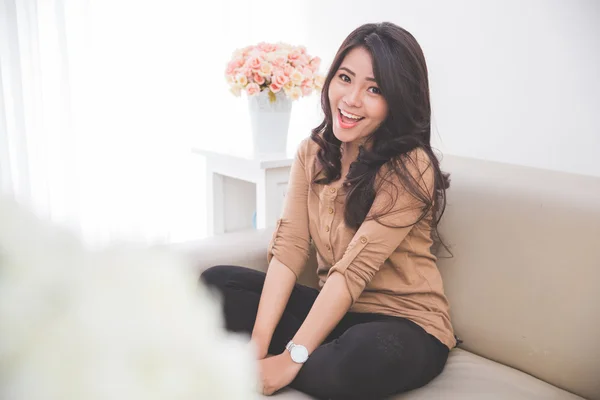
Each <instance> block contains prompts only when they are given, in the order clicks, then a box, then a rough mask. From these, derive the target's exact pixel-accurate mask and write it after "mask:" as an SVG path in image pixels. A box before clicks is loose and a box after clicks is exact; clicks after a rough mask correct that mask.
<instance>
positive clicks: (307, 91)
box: [300, 85, 313, 96]
mask: <svg viewBox="0 0 600 400" xmlns="http://www.w3.org/2000/svg"><path fill="white" fill-rule="evenodd" d="M300 88H301V89H302V96H310V94H311V93H312V91H313V88H312V87H311V86H309V85H302V86H301V87H300Z"/></svg>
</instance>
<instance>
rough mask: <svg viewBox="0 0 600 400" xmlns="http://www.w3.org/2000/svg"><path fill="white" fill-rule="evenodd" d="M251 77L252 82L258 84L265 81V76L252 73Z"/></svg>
mask: <svg viewBox="0 0 600 400" xmlns="http://www.w3.org/2000/svg"><path fill="white" fill-rule="evenodd" d="M252 78H253V79H254V82H256V83H257V84H259V85H262V84H263V83H265V77H264V76H262V75H259V74H254V75H253V76H252Z"/></svg>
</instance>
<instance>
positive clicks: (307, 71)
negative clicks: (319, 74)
mask: <svg viewBox="0 0 600 400" xmlns="http://www.w3.org/2000/svg"><path fill="white" fill-rule="evenodd" d="M300 71H302V75H304V77H305V78H307V79H311V78H312V77H313V71H312V69H310V68H309V67H304V68H302V69H300Z"/></svg>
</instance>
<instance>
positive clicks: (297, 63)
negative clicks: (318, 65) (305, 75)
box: [292, 54, 308, 68]
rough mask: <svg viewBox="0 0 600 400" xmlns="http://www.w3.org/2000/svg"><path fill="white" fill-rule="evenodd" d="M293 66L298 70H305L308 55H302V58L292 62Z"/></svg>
mask: <svg viewBox="0 0 600 400" xmlns="http://www.w3.org/2000/svg"><path fill="white" fill-rule="evenodd" d="M292 64H293V65H294V67H296V68H303V67H304V66H305V65H308V57H306V55H304V54H302V55H300V57H298V59H296V60H294V61H293V62H292Z"/></svg>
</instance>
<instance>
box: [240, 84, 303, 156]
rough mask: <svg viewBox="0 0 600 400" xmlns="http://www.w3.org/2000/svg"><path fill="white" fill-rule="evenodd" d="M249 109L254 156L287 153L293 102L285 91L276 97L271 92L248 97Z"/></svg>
mask: <svg viewBox="0 0 600 400" xmlns="http://www.w3.org/2000/svg"><path fill="white" fill-rule="evenodd" d="M269 94H270V95H269ZM272 99H275V101H272ZM248 109H249V112H250V123H251V126H252V143H253V144H254V154H255V155H258V156H260V155H266V154H282V153H285V152H286V148H287V137H288V129H289V126H290V117H291V115H292V100H290V99H289V98H288V97H287V96H286V95H285V93H284V92H283V90H282V91H280V92H279V93H277V94H275V95H273V93H271V92H270V90H263V91H262V92H260V93H259V94H257V95H254V96H249V97H248Z"/></svg>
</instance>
